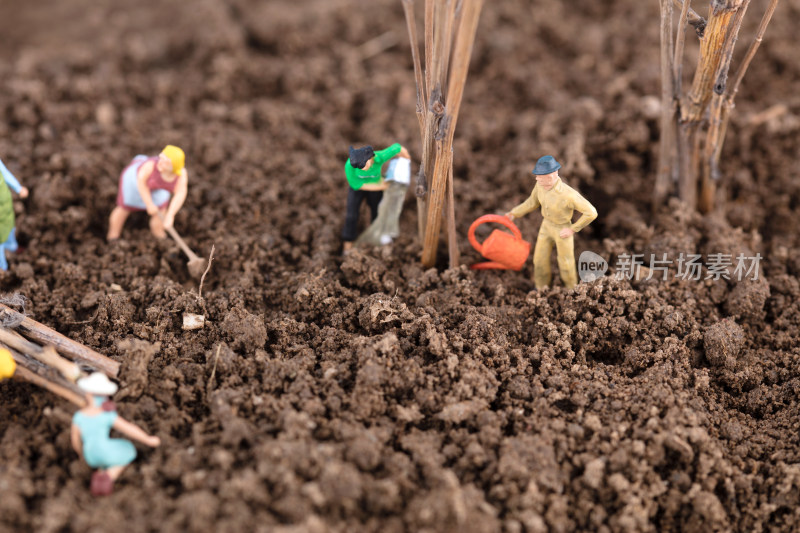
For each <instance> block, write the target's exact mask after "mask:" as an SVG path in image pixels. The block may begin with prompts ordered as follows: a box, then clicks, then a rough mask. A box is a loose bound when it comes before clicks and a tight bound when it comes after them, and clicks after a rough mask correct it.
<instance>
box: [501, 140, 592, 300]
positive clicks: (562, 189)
mask: <svg viewBox="0 0 800 533" xmlns="http://www.w3.org/2000/svg"><path fill="white" fill-rule="evenodd" d="M559 168H561V165H560V164H559V163H558V161H556V159H555V158H554V157H553V156H551V155H546V156H544V157H540V158H539V160H538V161H537V162H536V167H534V169H533V172H532V173H533V174H534V175H535V176H536V185H535V186H534V187H533V191H532V192H531V195H530V197H528V199H527V200H525V201H524V202H523V203H521V204H519V205H518V206H517V207H515V208H514V209H512V210H511V211H509V212H508V213H506V217H507V218H508V219H509V220H512V221H513V220H514V219H516V218H519V217H523V216H525V215H527V214H528V213H530V212H531V211H534V210H536V209H537V208H539V207H541V209H542V219H543V220H542V226H541V227H540V228H539V236H538V238H537V239H536V247H535V248H534V251H533V281H534V283H535V284H536V288H537V289H543V288H545V287H547V286H548V285H550V283H551V281H552V280H553V274H552V272H551V269H550V254H551V253H552V252H553V246H555V247H556V253H557V255H558V270H559V272H560V274H561V281H563V282H564V286H565V287H566V288H567V289H571V288H573V287H574V286H575V285H577V284H578V271H577V269H576V268H575V241H574V238H573V235H574V234H575V233H577V232H579V231H580V230H582V229H583V228H585V227H586V226H588V225H589V223H590V222H592V221H593V220H594V219H595V218H597V209H595V208H594V206H593V205H592V204H590V203H589V201H588V200H586V198H584V197H583V196H581V195H580V194H579V193H578V191H576V190H575V189H573V188H572V187H570V186H569V185H567V184H566V183H564V182H562V181H561V178H560V177H559V176H558V169H559ZM574 211H578V212H579V213H581V215H582V216H581V217H580V218H579V219H578V220H577V221H575V222H572V214H573V213H574Z"/></svg>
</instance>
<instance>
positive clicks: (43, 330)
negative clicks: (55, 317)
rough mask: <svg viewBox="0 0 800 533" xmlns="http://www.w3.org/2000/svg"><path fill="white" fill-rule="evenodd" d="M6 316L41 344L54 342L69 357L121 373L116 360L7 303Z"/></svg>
mask: <svg viewBox="0 0 800 533" xmlns="http://www.w3.org/2000/svg"><path fill="white" fill-rule="evenodd" d="M5 317H9V318H11V319H13V321H14V322H16V323H17V325H15V326H13V329H16V330H17V331H18V332H19V333H21V334H22V335H23V336H25V337H27V338H28V339H31V340H33V341H36V342H38V343H40V344H52V345H53V346H55V348H56V349H57V350H58V351H59V352H61V354H63V355H65V356H67V357H68V358H69V359H72V360H73V361H77V362H79V363H82V364H85V365H87V366H90V367H92V368H96V369H97V370H101V371H102V372H104V373H105V374H107V375H108V376H110V377H116V376H117V374H118V373H119V363H117V362H116V361H114V360H112V359H109V358H108V357H106V356H104V355H102V354H99V353H97V352H95V351H94V350H92V349H91V348H89V347H87V346H84V345H83V344H80V343H78V342H75V341H74V340H72V339H70V338H68V337H65V336H64V335H62V334H61V333H58V332H57V331H54V330H52V329H50V328H48V327H47V326H45V325H44V324H40V323H39V322H37V321H35V320H33V319H30V318H28V317H26V316H25V315H23V314H22V313H18V312H17V311H15V310H14V309H11V308H10V307H8V306H6V305H5V304H0V318H5Z"/></svg>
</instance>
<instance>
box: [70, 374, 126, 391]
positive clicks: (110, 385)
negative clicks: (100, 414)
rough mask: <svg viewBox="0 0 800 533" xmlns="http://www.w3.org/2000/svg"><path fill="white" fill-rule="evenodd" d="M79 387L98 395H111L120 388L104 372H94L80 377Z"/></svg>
mask: <svg viewBox="0 0 800 533" xmlns="http://www.w3.org/2000/svg"><path fill="white" fill-rule="evenodd" d="M78 387H80V388H81V389H83V390H84V391H86V392H88V393H89V394H94V395H96V396H111V395H112V394H114V393H115V392H117V389H118V388H119V387H117V384H116V383H114V382H113V381H111V380H110V379H108V377H106V375H105V374H103V373H102V372H93V373H92V375H91V376H89V377H87V378H81V379H79V380H78Z"/></svg>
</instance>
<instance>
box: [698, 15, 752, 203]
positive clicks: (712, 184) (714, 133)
mask: <svg viewBox="0 0 800 533" xmlns="http://www.w3.org/2000/svg"><path fill="white" fill-rule="evenodd" d="M749 4H750V0H744V1H743V2H742V3H741V5H740V7H739V10H738V11H736V13H735V14H734V17H733V21H732V23H731V26H730V28H729V32H728V37H727V39H726V40H725V44H724V46H723V49H722V60H721V61H720V63H719V67H718V71H717V80H716V81H715V83H714V88H713V91H714V94H713V95H712V97H711V102H710V104H709V110H710V111H709V126H708V132H707V133H706V138H705V144H704V147H703V148H704V150H703V160H702V161H703V162H702V166H701V168H700V170H701V173H700V178H701V180H700V197H699V202H698V207H699V209H700V211H701V212H703V213H708V212H710V211H711V210H712V209H713V208H714V195H715V192H716V180H717V175H716V174H717V172H718V170H717V168H716V166H715V165H714V155H715V154H716V152H717V146H718V145H720V144H722V138H721V137H720V134H721V130H722V121H723V118H722V113H723V104H724V99H725V92H726V89H727V79H728V71H729V70H730V66H731V60H732V58H733V49H734V47H735V46H736V39H737V37H738V35H739V30H740V29H741V27H742V21H743V20H744V15H745V13H746V12H747V7H748V6H749Z"/></svg>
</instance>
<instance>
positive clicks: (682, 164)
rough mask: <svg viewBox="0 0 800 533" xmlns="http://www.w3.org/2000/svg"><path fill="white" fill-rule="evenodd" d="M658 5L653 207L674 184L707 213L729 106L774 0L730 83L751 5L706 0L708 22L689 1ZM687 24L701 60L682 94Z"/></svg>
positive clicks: (733, 0)
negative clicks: (658, 111)
mask: <svg viewBox="0 0 800 533" xmlns="http://www.w3.org/2000/svg"><path fill="white" fill-rule="evenodd" d="M660 1H661V98H662V117H661V145H660V150H659V161H658V174H657V176H656V183H655V191H654V205H655V206H658V205H661V204H662V203H663V202H664V200H665V199H666V197H667V195H668V194H669V192H670V188H671V184H672V183H677V184H678V194H679V196H680V198H681V200H683V201H684V202H686V203H687V204H689V205H691V206H693V207H694V206H696V207H697V208H698V209H700V211H702V212H709V211H711V210H712V209H713V208H714V197H715V193H716V184H717V181H718V180H719V161H720V154H721V152H722V144H723V141H724V139H725V133H726V131H727V128H728V120H729V118H730V113H731V110H732V109H733V101H734V98H735V97H736V93H737V91H738V90H739V85H740V84H741V82H742V78H743V77H744V74H745V72H746V71H747V68H748V66H749V65H750V62H751V61H752V59H753V56H754V55H755V53H756V50H757V49H758V47H759V45H760V44H761V39H762V38H763V36H764V32H765V31H766V28H767V25H768V24H769V22H770V20H771V18H772V14H773V13H774V12H775V8H776V7H777V5H778V0H770V3H769V6H768V7H767V9H766V11H765V13H764V15H763V17H762V19H761V24H760V25H759V27H758V32H757V34H756V37H755V39H754V40H753V42H752V43H751V45H750V48H749V49H748V50H747V54H746V55H745V57H744V60H743V61H742V63H741V64H740V65H739V67H738V70H737V71H736V73H735V74H734V76H733V81H732V82H729V80H728V74H729V71H730V66H731V59H732V57H733V50H734V47H735V45H736V40H737V38H738V35H739V29H740V28H741V26H742V20H743V19H744V16H745V13H746V12H747V8H748V6H749V5H750V0H710V6H709V16H708V19H707V20H704V19H703V18H702V17H700V16H699V15H698V14H697V13H695V12H694V10H692V9H691V6H690V3H691V0H660ZM673 3H674V4H675V5H677V6H679V7H680V8H681V11H680V16H679V18H678V27H677V32H673V25H672V19H673ZM688 25H692V26H693V27H694V28H695V31H696V33H697V35H698V37H699V38H700V57H699V60H698V63H697V68H696V70H695V74H694V79H693V81H692V85H691V87H690V88H689V91H688V92H687V93H686V94H681V92H682V91H681V77H682V69H681V67H682V61H683V50H684V42H685V37H686V30H687V26H688ZM673 34H674V35H673Z"/></svg>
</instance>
